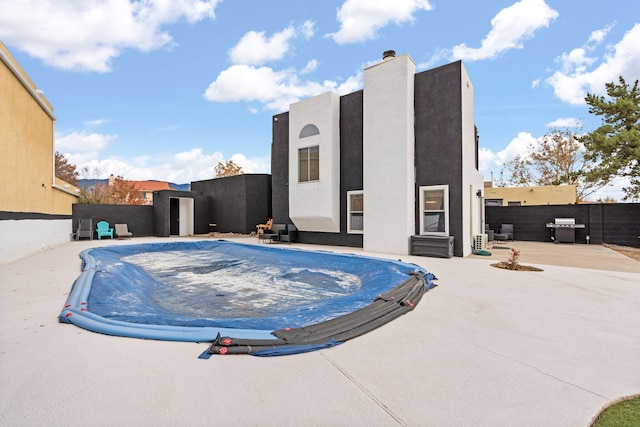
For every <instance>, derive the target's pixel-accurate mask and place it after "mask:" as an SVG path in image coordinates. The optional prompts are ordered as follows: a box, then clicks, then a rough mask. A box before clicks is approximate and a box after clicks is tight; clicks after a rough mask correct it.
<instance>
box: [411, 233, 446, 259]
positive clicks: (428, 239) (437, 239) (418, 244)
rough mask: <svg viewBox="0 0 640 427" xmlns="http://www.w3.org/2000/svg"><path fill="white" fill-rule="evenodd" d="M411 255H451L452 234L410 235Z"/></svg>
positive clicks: (444, 256)
mask: <svg viewBox="0 0 640 427" xmlns="http://www.w3.org/2000/svg"><path fill="white" fill-rule="evenodd" d="M410 251H411V255H417V256H429V257H436V258H451V257H452V256H453V236H411V247H410Z"/></svg>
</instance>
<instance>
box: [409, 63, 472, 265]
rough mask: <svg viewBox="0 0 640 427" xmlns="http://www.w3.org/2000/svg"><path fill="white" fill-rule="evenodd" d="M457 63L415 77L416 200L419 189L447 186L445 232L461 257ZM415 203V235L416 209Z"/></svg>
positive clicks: (417, 226) (460, 113)
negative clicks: (451, 237) (447, 203)
mask: <svg viewBox="0 0 640 427" xmlns="http://www.w3.org/2000/svg"><path fill="white" fill-rule="evenodd" d="M460 82H461V62H459V61H458V62H454V63H451V64H447V65H444V66H442V67H438V68H434V69H432V70H427V71H423V72H421V73H417V74H416V76H415V113H416V117H415V137H416V146H415V162H416V200H420V198H419V191H418V189H419V187H420V186H426V185H444V184H446V185H449V206H450V210H449V230H450V233H449V234H450V235H452V236H454V239H455V240H454V255H455V256H463V247H462V241H463V238H462V230H463V224H462V221H463V211H462V197H463V188H462V167H463V164H462V109H461V96H462V93H461V87H460ZM418 205H419V203H416V234H420V230H419V227H420V226H419V224H420V206H418Z"/></svg>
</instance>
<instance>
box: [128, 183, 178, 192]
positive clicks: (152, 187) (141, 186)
mask: <svg viewBox="0 0 640 427" xmlns="http://www.w3.org/2000/svg"><path fill="white" fill-rule="evenodd" d="M129 182H133V183H134V184H135V185H136V187H137V188H138V190H140V191H160V190H171V189H172V188H171V187H170V186H169V183H168V182H165V181H129Z"/></svg>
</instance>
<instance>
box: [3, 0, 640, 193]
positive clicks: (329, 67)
mask: <svg viewBox="0 0 640 427" xmlns="http://www.w3.org/2000/svg"><path fill="white" fill-rule="evenodd" d="M0 10H2V13H1V14H0V40H2V42H3V43H5V45H6V46H7V47H8V49H9V51H10V52H11V53H12V55H13V56H14V57H15V58H16V59H17V60H18V62H19V63H20V65H21V66H22V68H23V69H24V70H25V71H26V73H27V74H28V75H29V76H30V77H31V79H32V80H33V81H34V83H35V84H36V85H37V86H38V88H39V89H40V90H42V91H43V92H44V95H45V97H46V98H47V99H48V100H49V102H51V104H52V105H53V107H54V113H55V116H56V124H55V137H54V138H55V148H56V150H57V151H59V152H61V153H63V154H64V155H65V156H66V157H67V158H68V159H69V161H70V162H71V163H72V164H75V165H76V166H77V167H78V169H79V170H80V169H83V168H84V167H88V170H89V171H91V172H90V175H91V176H87V177H89V178H104V177H107V176H108V175H109V174H114V175H120V176H122V177H124V178H126V179H133V180H150V179H154V180H166V181H170V182H174V183H178V184H183V183H189V182H191V181H198V180H205V179H211V178H213V177H215V171H214V168H215V166H216V164H218V162H225V161H228V160H233V161H234V162H236V163H238V164H239V165H241V166H242V167H243V170H244V172H246V173H269V172H270V167H271V164H270V151H271V123H272V116H273V115H275V114H279V113H282V112H284V111H288V110H289V104H290V103H293V102H296V101H299V100H301V99H305V98H308V97H312V96H315V95H319V94H321V93H325V92H327V91H334V92H336V93H338V94H339V95H344V94H348V93H351V92H354V91H356V90H360V89H362V86H363V70H364V68H366V67H367V66H369V65H371V64H374V63H376V62H379V61H380V60H381V58H382V53H383V52H384V51H386V50H391V49H392V50H395V51H396V52H397V54H408V55H410V56H411V57H412V58H413V60H414V61H415V63H416V70H417V72H420V71H424V70H427V69H431V68H435V67H438V66H440V65H444V64H447V63H450V62H453V61H457V60H462V61H463V63H464V65H465V67H466V69H467V71H468V73H469V75H470V78H471V81H472V82H473V86H474V110H475V123H476V126H477V127H478V132H479V135H480V172H481V173H482V174H483V175H484V177H485V180H490V179H491V176H492V173H493V176H494V178H495V179H497V178H498V177H499V174H500V171H501V169H502V165H503V164H504V163H505V162H507V161H509V160H511V159H513V158H514V157H515V156H516V155H517V154H522V153H524V152H525V151H526V150H527V147H528V146H529V145H530V144H536V143H537V141H538V140H539V139H540V138H541V137H542V136H544V135H545V134H548V133H549V132H550V131H552V130H553V129H557V128H565V127H569V128H570V129H575V130H576V131H580V132H588V131H592V130H594V129H596V128H597V127H598V126H600V124H601V118H599V117H596V116H594V115H592V114H589V111H588V106H587V105H586V104H585V102H584V98H585V96H586V94H587V93H594V94H598V95H606V92H605V83H607V82H618V77H619V76H623V77H624V78H625V80H626V81H627V83H633V82H634V81H635V80H636V79H640V1H637V0H608V1H607V2H604V1H600V0H520V1H514V0H483V1H471V0H466V1H460V0H323V1H317V0H269V1H264V0H138V1H134V0H60V1H52V0H0ZM621 185H624V182H622V181H617V182H616V183H615V185H613V186H611V187H608V188H605V189H603V190H601V191H600V192H599V193H598V194H596V195H594V196H592V197H596V198H597V197H605V196H611V197H614V198H615V199H617V200H621V198H622V192H621V191H620V186H621ZM594 200H595V198H594Z"/></svg>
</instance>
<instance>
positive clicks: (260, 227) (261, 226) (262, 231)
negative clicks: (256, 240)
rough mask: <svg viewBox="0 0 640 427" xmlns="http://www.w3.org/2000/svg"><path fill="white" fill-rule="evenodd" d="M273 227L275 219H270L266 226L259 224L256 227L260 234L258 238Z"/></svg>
mask: <svg viewBox="0 0 640 427" xmlns="http://www.w3.org/2000/svg"><path fill="white" fill-rule="evenodd" d="M272 225H273V218H269V221H267V223H266V224H258V225H256V229H257V232H258V237H260V235H261V234H263V233H264V232H265V231H266V230H271V226H272Z"/></svg>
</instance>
